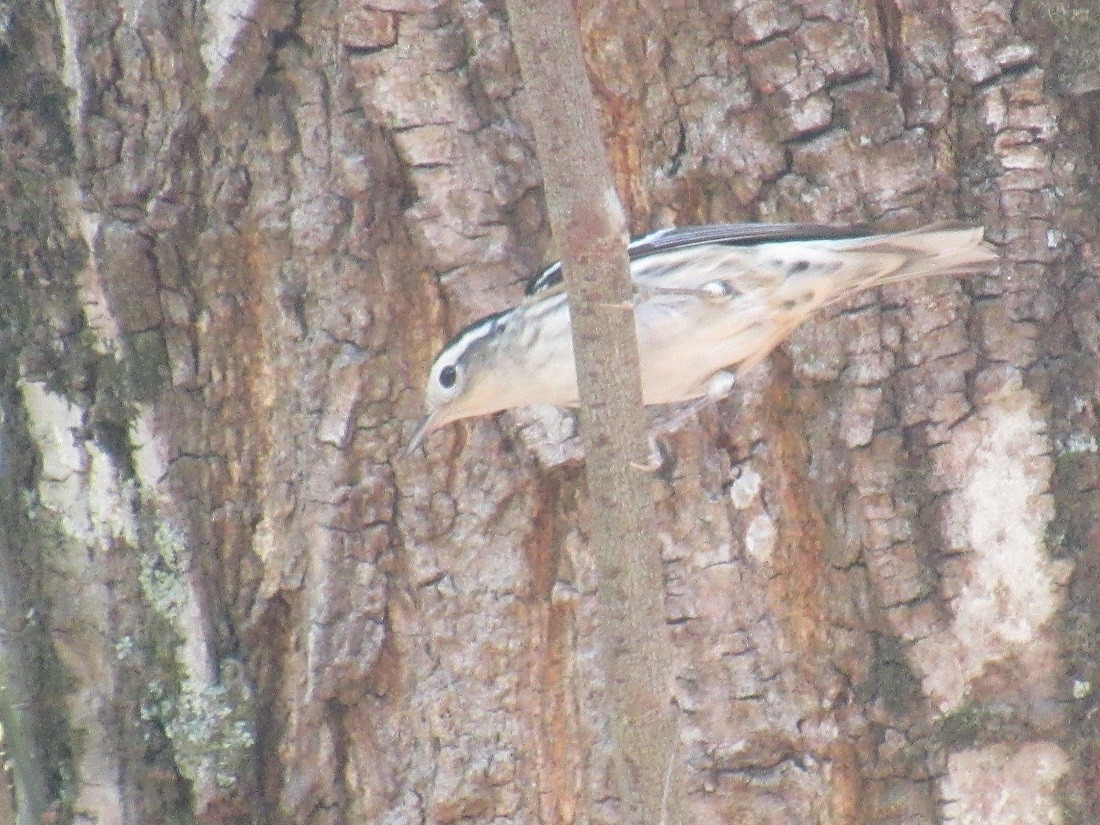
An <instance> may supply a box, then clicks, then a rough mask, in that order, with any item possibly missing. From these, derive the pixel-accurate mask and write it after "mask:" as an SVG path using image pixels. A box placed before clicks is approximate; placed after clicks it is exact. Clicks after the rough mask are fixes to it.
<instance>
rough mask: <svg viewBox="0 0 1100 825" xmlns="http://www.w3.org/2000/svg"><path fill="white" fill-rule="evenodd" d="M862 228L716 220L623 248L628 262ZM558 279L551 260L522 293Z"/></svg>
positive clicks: (829, 236)
mask: <svg viewBox="0 0 1100 825" xmlns="http://www.w3.org/2000/svg"><path fill="white" fill-rule="evenodd" d="M870 234H871V231H870V230H868V229H867V228H866V227H837V226H818V225H816V224H805V223H717V224H709V225H707V226H689V227H686V228H684V229H677V228H675V227H671V228H668V229H658V230H657V231H656V232H651V233H649V234H648V235H643V236H642V237H640V238H635V239H634V240H632V241H631V242H630V245H629V246H628V247H627V252H628V253H629V255H630V261H631V263H634V262H636V261H641V260H643V259H645V258H648V257H651V256H654V255H660V254H662V253H666V252H675V251H678V250H682V249H689V248H691V247H695V246H708V245H712V246H740V247H747V246H756V245H757V244H765V243H777V242H782V241H823V240H842V239H848V238H860V237H865V236H867V235H870ZM561 282H562V273H561V262H560V261H555V262H554V263H552V264H550V266H548V267H546V269H544V270H543V271H542V272H540V273H539V274H538V275H535V276H534V277H533V278H531V279H530V280H529V281H528V282H527V286H526V288H525V289H524V294H525V295H526V296H527V297H531V296H534V295H537V294H539V293H542V292H544V291H547V290H551V289H554V288H555V287H557V286H559V285H560V284H561Z"/></svg>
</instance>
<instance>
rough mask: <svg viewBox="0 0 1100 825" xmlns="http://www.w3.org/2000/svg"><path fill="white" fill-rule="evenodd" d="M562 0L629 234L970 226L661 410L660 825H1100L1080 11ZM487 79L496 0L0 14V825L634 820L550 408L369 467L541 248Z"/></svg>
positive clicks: (1091, 51)
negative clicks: (671, 735)
mask: <svg viewBox="0 0 1100 825" xmlns="http://www.w3.org/2000/svg"><path fill="white" fill-rule="evenodd" d="M578 9H579V13H580V23H581V32H582V40H583V43H584V49H585V57H586V61H587V69H588V74H589V76H590V77H591V78H592V83H593V87H594V89H595V91H596V94H597V101H598V104H599V107H600V112H601V124H602V128H603V132H604V137H605V141H606V145H607V147H608V149H609V152H610V156H611V161H612V165H613V168H614V170H615V176H616V182H617V187H618V190H619V195H620V198H621V199H622V201H623V203H624V204H625V206H626V207H627V211H628V213H629V215H630V224H631V228H632V230H636V231H640V230H645V229H649V228H652V227H655V226H659V225H667V224H668V223H672V222H675V223H678V224H684V225H686V224H692V223H700V222H706V221H712V220H714V221H717V220H800V221H822V222H836V223H857V222H874V223H878V224H881V225H882V226H884V227H886V228H903V227H913V226H916V225H919V224H923V223H928V222H931V221H936V220H943V219H963V220H966V221H969V222H972V223H975V224H979V223H980V224H984V225H985V226H986V227H987V230H988V235H989V237H990V238H991V239H992V240H993V242H995V243H996V244H997V245H998V248H999V249H1000V250H1001V252H1002V257H1003V264H1002V267H1001V270H1000V272H999V273H998V274H997V275H996V276H994V277H988V278H977V279H971V280H968V281H965V282H961V281H956V280H949V279H938V280H932V281H928V282H926V283H923V284H920V285H913V286H896V287H889V288H886V289H884V290H881V291H880V292H877V293H874V294H868V295H864V296H861V297H859V298H858V299H856V300H853V301H852V302H850V303H848V304H846V305H844V306H841V307H838V308H836V309H835V310H834V311H832V312H831V313H830V314H829V315H828V316H826V317H823V318H821V319H818V320H817V321H816V322H814V323H811V324H808V325H806V326H804V327H803V328H801V329H799V330H798V331H797V332H796V333H795V334H794V335H793V336H792V338H791V340H790V341H789V342H788V343H787V345H785V346H784V347H783V348H782V349H781V351H779V352H778V353H776V355H775V356H774V357H772V358H771V359H769V361H768V362H767V363H766V364H765V365H764V366H762V367H761V368H760V369H758V370H756V371H755V372H754V373H753V374H752V375H750V376H747V377H746V380H745V381H744V382H743V384H742V385H741V386H740V387H739V390H738V392H737V393H735V395H734V397H733V398H732V399H731V400H730V401H728V402H726V403H723V404H721V405H719V406H718V407H717V408H716V409H714V410H711V411H708V412H706V413H704V414H703V415H702V416H700V419H699V420H698V422H693V423H691V424H690V425H688V426H685V428H684V429H683V430H682V431H681V432H679V433H678V434H676V436H675V437H673V438H672V439H671V440H670V445H671V447H672V450H673V453H674V455H675V459H676V464H675V467H674V469H673V470H672V472H671V473H669V474H668V477H667V478H664V479H662V480H661V481H660V483H659V484H658V485H657V491H658V494H657V498H658V500H657V520H658V525H659V527H658V531H657V533H658V536H659V539H660V542H661V550H662V553H661V556H662V562H663V566H664V570H663V572H664V578H665V589H664V609H665V619H666V621H667V623H668V625H669V628H670V633H671V637H672V646H673V656H672V662H671V664H670V667H671V672H672V674H673V676H674V682H673V684H674V699H675V704H676V709H677V710H676V713H677V716H678V719H677V721H678V723H679V725H680V729H681V732H682V745H681V751H682V754H683V759H684V762H685V769H684V770H685V773H684V804H685V818H686V820H687V821H692V822H699V823H724V822H731V823H732V822H738V823H742V822H744V823H789V822H814V821H832V822H836V823H875V825H879V824H880V823H883V824H885V823H938V822H965V821H982V822H993V823H996V822H1004V823H1008V822H1062V823H1077V822H1080V823H1086V822H1091V821H1097V820H1100V792H1098V791H1097V789H1096V782H1095V777H1096V776H1097V775H1098V770H1100V761H1098V759H1100V754H1098V751H1097V747H1096V744H1095V742H1096V741H1098V739H1100V738H1098V736H1097V734H1098V733H1100V731H1097V730H1096V726H1097V724H1098V722H1097V719H1100V714H1098V713H1096V708H1097V693H1096V690H1095V685H1097V684H1098V679H1100V673H1098V672H1097V666H1096V662H1097V661H1098V660H1100V655H1098V654H1100V651H1098V649H1097V641H1096V638H1097V637H1096V634H1095V632H1094V628H1095V627H1096V624H1097V616H1098V614H1100V606H1098V599H1097V593H1098V592H1100V590H1098V587H1097V584H1098V574H1097V571H1098V566H1097V564H1096V562H1095V559H1096V558H1100V553H1098V551H1100V530H1098V529H1097V527H1096V518H1095V514H1096V512H1098V511H1100V483H1098V481H1097V478H1098V475H1100V453H1098V452H1097V437H1098V436H1097V434H1098V431H1100V426H1098V423H1097V415H1098V410H1100V397H1098V392H1100V391H1098V389H1097V387H1098V384H1100V382H1098V380H1097V377H1098V375H1100V369H1098V364H1100V313H1098V307H1100V286H1098V284H1100V281H1098V279H1097V261H1096V249H1095V242H1094V239H1095V237H1096V236H1097V229H1098V227H1097V218H1096V214H1097V210H1096V208H1095V204H1094V202H1093V201H1094V197H1093V192H1094V191H1095V184H1096V181H1097V179H1098V174H1097V171H1098V170H1097V153H1096V148H1095V127H1094V123H1095V122H1096V120H1097V114H1098V112H1097V98H1096V93H1095V89H1096V88H1097V83H1096V82H1095V77H1097V76H1100V75H1097V74H1096V66H1095V65H1093V63H1094V62H1095V55H1096V54H1097V53H1100V50H1098V49H1097V48H1095V47H1094V46H1095V36H1094V34H1093V33H1094V32H1095V31H1096V30H1097V28H1098V25H1097V24H1098V21H1097V20H1096V19H1095V16H1094V15H1095V12H1092V11H1090V9H1088V8H1086V7H1085V6H1084V5H1083V4H1079V5H1078V6H1074V7H1073V8H1072V9H1070V8H1068V7H1067V10H1064V12H1065V13H1061V12H1059V10H1058V9H1046V8H1045V7H1040V6H1039V5H1038V4H1037V3H1033V2H1031V0H1027V2H1023V3H1019V4H1014V3H1012V2H1009V0H950V2H926V1H925V0H896V2H877V3H870V4H869V3H862V2H856V0H796V2H793V3H786V2H784V3H780V2H771V0H761V1H760V2H754V3H743V2H733V3H712V2H709V1H708V0H703V2H700V3H668V2H663V3H657V2H649V0H634V1H633V2H630V3H622V2H615V3H612V2H594V3H583V4H579V5H578ZM1090 61H1093V62H1090ZM522 101H523V95H522V84H521V81H520V76H519V72H518V67H517V63H516V60H515V56H514V53H513V50H512V45H511V42H510V40H509V35H508V27H507V22H506V19H505V17H504V12H503V9H502V6H501V4H499V3H492V2H481V1H479V0H469V2H455V3H443V2H436V0H367V2H353V1H352V0H346V2H339V3H337V2H332V0H326V1H325V2H320V1H318V2H312V1H311V0H299V1H298V2H296V3H291V2H289V1H288V2H262V3H261V2H254V0H240V1H239V2H233V3H230V2H216V1H215V2H209V3H207V4H205V5H201V6H193V5H189V4H180V3H175V2H168V0H147V2H143V3H138V4H134V3H129V4H125V3H117V2H112V0H100V2H97V3H92V2H89V1H88V0H59V2H57V3H55V4H53V5H47V4H45V3H43V2H41V0H26V2H22V3H18V4H11V3H3V2H0V307H2V317H3V318H4V323H3V325H2V327H3V329H2V330H0V363H2V369H0V380H2V381H3V386H4V392H3V402H2V403H0V413H2V416H3V421H2V422H0V424H2V426H0V437H2V438H3V440H4V442H3V444H2V445H0V448H2V449H0V459H2V461H3V467H2V469H3V473H2V476H3V478H2V482H0V519H2V525H0V527H2V529H0V538H2V539H3V543H2V545H0V577H2V579H3V580H2V581H0V595H2V596H3V599H2V601H0V609H2V612H3V614H4V615H3V628H2V630H3V631H4V632H3V633H0V647H2V650H0V667H2V668H3V674H2V678H3V679H4V681H5V690H4V691H2V692H0V719H2V721H3V722H4V735H5V746H6V750H7V753H8V754H9V755H10V758H11V760H12V762H13V766H12V774H13V782H14V784H15V786H16V788H17V794H16V799H15V804H16V805H17V806H18V809H19V812H20V815H21V816H22V817H24V819H25V821H27V820H29V819H33V818H36V817H38V818H45V819H47V820H52V819H57V820H58V821H66V820H69V819H73V820H80V821H82V822H93V821H94V822H103V823H115V822H123V823H143V822H164V821H174V820H186V821H190V820H193V819H201V820H203V821H207V822H219V823H220V822H225V823H229V822H265V823H267V822H270V823H290V822H294V823H309V824H310V825H315V824H316V825H323V824H325V823H333V825H336V823H342V822H379V823H406V822H410V823H411V822H428V823H449V822H457V821H469V822H490V821H492V820H494V819H496V820H498V821H499V820H508V821H514V822H519V823H524V822H529V823H571V822H578V821H588V822H612V821H617V818H618V816H619V808H618V805H617V792H616V788H615V782H614V776H613V770H612V767H611V765H612V763H611V752H612V749H611V740H610V737H609V734H608V731H607V728H606V720H607V719H608V718H609V708H608V706H607V703H606V701H605V698H604V697H605V696H606V695H607V686H606V685H605V684H604V677H603V673H602V670H601V668H600V667H599V666H598V659H597V657H596V656H595V654H594V650H593V648H592V646H591V640H592V639H593V638H594V636H593V632H592V629H593V625H594V622H595V617H596V616H595V614H596V591H595V586H596V577H595V573H594V567H595V563H594V561H593V558H592V555H591V553H590V550H589V541H588V536H587V535H586V532H585V531H586V527H585V525H586V524H589V523H590V521H589V515H590V514H589V513H588V512H587V504H586V503H585V501H584V497H583V495H582V478H583V477H582V474H581V471H580V464H579V458H578V457H579V455H580V453H581V450H580V447H579V444H578V442H577V439H576V438H574V437H571V433H572V431H573V429H574V427H573V423H572V421H573V419H572V417H571V415H570V414H568V413H563V412H559V411H552V410H549V411H548V410H534V411H530V410H529V411H522V412H516V413H509V414H505V415H501V416H497V417H495V418H493V419H488V420H480V421H475V422H470V423H467V424H461V425H457V426H455V427H453V428H452V429H451V430H450V431H449V434H448V435H447V436H446V437H443V436H437V437H436V438H435V439H434V440H433V442H432V444H433V449H432V451H431V452H430V454H429V456H428V460H426V461H424V460H419V461H408V460H406V461H402V460H399V459H397V458H396V456H397V454H398V452H399V451H400V448H401V446H402V445H403V443H404V441H405V439H406V438H407V437H408V435H409V434H410V432H411V429H412V426H413V422H414V421H415V420H416V418H417V416H418V414H419V411H420V396H421V388H422V383H423V379H424V375H425V374H426V370H427V366H428V364H429V363H430V360H431V358H432V356H433V355H434V353H435V351H436V350H437V348H438V346H439V345H440V344H441V343H442V342H443V341H445V340H446V339H447V338H448V337H449V336H450V335H451V334H452V333H453V332H454V331H455V330H456V329H458V328H459V327H460V326H461V325H463V324H464V323H466V322H468V321H470V320H472V319H474V318H476V317H479V316H481V315H482V314H484V313H486V312H489V311H493V310H497V309H500V308H503V307H505V306H509V305H511V304H512V303H514V302H515V301H516V300H518V299H519V297H520V294H521V289H520V283H521V281H522V279H523V278H525V277H526V276H527V275H528V274H530V273H531V272H532V271H534V270H536V269H537V268H538V266H539V265H540V263H542V262H543V261H544V260H546V259H547V258H550V257H555V254H554V253H553V252H551V251H550V249H549V245H550V234H549V228H548V224H547V220H546V212H545V209H544V204H543V193H542V180H541V178H540V172H539V167H538V164H537V163H536V161H535V155H534V140H533V138H532V130H531V126H530V124H529V123H528V121H527V120H526V119H525V118H526V111H525V110H524V108H523V102H522ZM589 800H595V801H594V802H591V803H590V802H589ZM0 808H2V806H0ZM43 811H44V814H43V813H41V812H43Z"/></svg>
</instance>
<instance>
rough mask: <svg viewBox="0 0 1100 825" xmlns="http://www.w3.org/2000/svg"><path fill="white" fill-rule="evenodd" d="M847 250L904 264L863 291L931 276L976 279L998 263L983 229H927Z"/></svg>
mask: <svg viewBox="0 0 1100 825" xmlns="http://www.w3.org/2000/svg"><path fill="white" fill-rule="evenodd" d="M846 246H847V248H848V249H851V250H853V251H856V250H858V251H860V252H867V253H872V254H876V253H881V254H888V255H899V256H901V258H902V260H903V262H902V264H901V266H899V267H897V268H895V269H892V270H889V271H885V272H883V273H882V276H881V278H879V279H875V281H874V283H870V284H866V286H865V287H864V288H866V287H869V286H881V285H882V284H887V283H894V282H897V281H905V280H909V279H912V278H924V277H928V276H932V275H949V276H951V275H975V274H979V273H982V272H985V271H987V270H989V269H990V268H991V267H992V265H993V264H994V263H995V262H996V260H997V253H996V252H995V251H994V249H993V247H992V246H991V245H990V244H989V243H987V242H986V241H985V240H984V230H983V229H982V228H981V227H957V226H942V225H941V226H926V227H924V228H923V229H914V230H911V231H909V232H898V233H895V234H893V235H879V236H876V237H871V238H859V239H856V240H853V241H851V242H849V243H848V244H846Z"/></svg>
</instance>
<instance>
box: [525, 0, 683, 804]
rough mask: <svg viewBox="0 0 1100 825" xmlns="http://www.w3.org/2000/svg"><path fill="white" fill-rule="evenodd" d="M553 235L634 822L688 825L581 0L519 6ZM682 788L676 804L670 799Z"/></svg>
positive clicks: (642, 445)
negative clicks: (580, 24) (569, 326)
mask: <svg viewBox="0 0 1100 825" xmlns="http://www.w3.org/2000/svg"><path fill="white" fill-rule="evenodd" d="M508 14H509V19H510V23H511V29H512V36H513V40H514V42H515V46H516V52H517V54H518V56H519V62H520V70H521V72H522V74H523V80H524V85H525V91H526V94H527V103H528V111H529V113H530V119H531V122H532V126H533V128H534V133H535V140H536V144H537V148H538V155H539V162H540V164H541V165H542V172H543V181H544V185H545V190H546V204H547V209H548V211H549V215H550V224H551V227H552V228H553V231H554V236H555V238H556V239H557V241H558V246H559V248H560V252H561V257H562V262H563V264H564V275H565V282H566V285H567V287H568V290H569V302H570V310H571V313H572V322H573V345H574V352H575V353H576V358H577V378H578V383H579V386H580V399H581V427H582V433H583V437H584V445H585V451H586V454H587V468H586V478H587V483H588V494H589V498H590V501H591V504H592V527H591V537H592V539H591V541H592V552H593V555H594V558H595V561H596V571H597V576H598V588H599V606H600V613H599V623H598V624H599V636H600V637H599V639H598V642H599V646H600V649H601V651H602V654H603V661H604V666H605V668H606V671H607V683H608V685H609V687H610V689H611V692H612V695H611V699H612V706H613V712H614V714H615V719H614V720H613V724H612V730H613V731H614V734H615V738H616V743H615V744H616V746H617V748H618V751H619V754H618V761H619V764H620V765H621V766H622V768H623V770H622V771H621V772H620V777H621V794H622V803H623V814H624V816H623V821H624V822H627V823H630V824H631V825H643V823H644V825H655V823H661V822H669V823H675V822H678V821H679V816H678V815H677V814H676V810H675V809H676V807H677V804H678V803H677V800H678V794H677V793H676V792H675V789H676V788H677V786H678V782H677V776H676V773H677V772H673V774H672V780H671V783H670V782H668V781H666V778H667V777H668V776H669V767H670V765H671V763H672V759H673V756H674V754H675V752H676V744H677V742H676V739H677V732H676V724H675V719H674V717H673V714H672V707H671V704H670V695H669V679H670V677H669V668H670V666H671V663H670V658H671V657H670V649H671V646H670V642H669V638H668V631H667V627H666V625H665V614H664V598H663V594H664V577H663V573H662V569H661V559H660V545H659V542H658V539H657V531H656V526H655V525H656V521H655V517H654V513H653V503H652V498H651V496H650V493H649V488H650V483H649V480H648V478H647V477H646V476H645V475H644V474H643V473H641V472H640V471H639V470H638V469H636V467H635V466H632V462H633V463H635V464H641V463H644V462H645V460H646V458H647V457H648V452H649V448H648V443H647V438H646V431H647V427H648V421H647V418H646V414H645V411H644V409H643V407H642V385H641V377H640V373H639V366H638V345H637V340H636V337H635V330H634V316H633V312H632V311H631V310H630V299H631V297H632V286H631V282H630V274H629V260H628V257H627V251H626V244H625V239H626V225H625V224H626V222H625V218H624V216H623V212H622V206H621V204H620V203H619V199H618V196H617V194H616V191H615V186H614V181H613V179H612V176H611V171H610V165H609V163H608V158H607V152H606V150H605V148H604V144H603V140H602V137H601V135H600V131H599V127H598V121H597V111H596V102H595V99H594V97H593V95H592V90H591V87H590V86H589V83H588V77H587V75H586V73H585V69H584V58H583V55H582V53H581V43H580V35H579V32H578V29H577V21H576V18H575V16H574V14H573V10H572V8H571V7H570V4H569V1H568V0H538V2H529V0H509V2H508ZM668 788H671V789H672V792H671V793H666V789H668Z"/></svg>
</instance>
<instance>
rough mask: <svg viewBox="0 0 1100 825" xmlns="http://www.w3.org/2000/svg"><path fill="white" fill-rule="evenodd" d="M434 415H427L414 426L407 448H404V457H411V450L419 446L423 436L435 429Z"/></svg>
mask: <svg viewBox="0 0 1100 825" xmlns="http://www.w3.org/2000/svg"><path fill="white" fill-rule="evenodd" d="M436 426H437V424H436V421H435V413H428V414H427V415H426V416H424V417H423V418H422V419H420V423H419V424H417V425H416V432H414V433H413V436H412V438H410V439H409V446H407V447H406V448H405V453H404V454H405V455H412V452H413V450H415V449H416V448H417V447H419V446H420V442H421V441H423V440H424V436H426V435H427V434H428V433H430V432H431V431H432V430H434V429H435V428H436Z"/></svg>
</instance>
